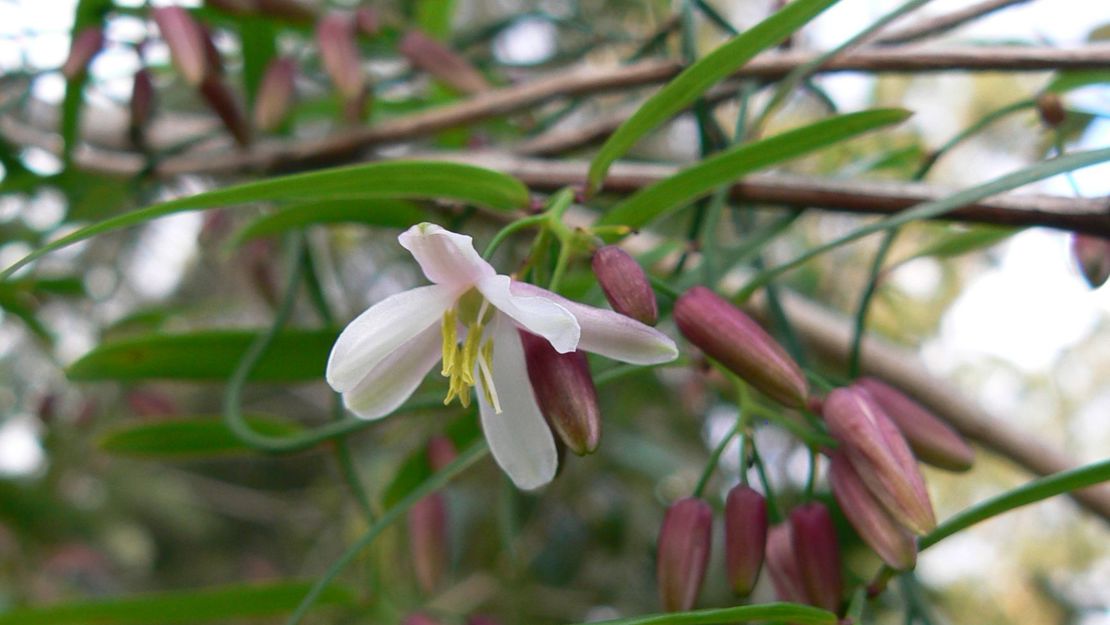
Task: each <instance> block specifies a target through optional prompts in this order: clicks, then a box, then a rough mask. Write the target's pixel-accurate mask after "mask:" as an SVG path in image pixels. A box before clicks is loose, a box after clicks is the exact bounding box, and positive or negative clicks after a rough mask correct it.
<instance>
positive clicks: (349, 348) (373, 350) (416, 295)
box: [326, 285, 458, 393]
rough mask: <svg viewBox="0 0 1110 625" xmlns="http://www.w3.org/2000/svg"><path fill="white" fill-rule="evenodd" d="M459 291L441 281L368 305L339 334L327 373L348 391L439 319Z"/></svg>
mask: <svg viewBox="0 0 1110 625" xmlns="http://www.w3.org/2000/svg"><path fill="white" fill-rule="evenodd" d="M457 298H458V293H457V292H456V291H454V290H453V289H449V288H447V287H443V286H439V285H431V286H422V287H417V288H415V289H409V290H408V291H402V292H400V293H398V294H396V295H391V296H389V297H387V298H385V299H383V300H382V301H380V302H378V303H377V304H374V305H373V306H371V307H370V308H368V309H366V311H365V312H363V313H362V314H361V315H359V316H358V317H356V318H355V320H354V321H352V322H351V323H350V324H349V325H348V326H347V327H346V328H345V329H344V330H343V332H342V333H341V334H340V335H339V339H337V340H336V341H335V346H334V347H332V348H331V355H330V356H328V368H327V373H326V377H327V380H328V384H330V385H331V387H332V388H334V389H335V390H337V391H339V392H341V393H346V392H348V391H350V390H351V389H353V388H354V387H355V385H356V384H358V383H359V382H360V381H362V379H363V378H365V377H366V375H367V373H368V372H369V371H370V370H371V369H373V368H374V366H375V365H377V364H378V363H379V362H381V361H382V360H383V359H384V358H385V357H386V356H388V355H389V354H390V352H392V351H393V350H395V349H397V348H399V347H401V346H402V345H403V344H404V343H405V342H407V341H408V340H409V339H411V338H413V337H414V336H416V335H417V334H420V333H421V332H423V331H424V330H425V329H427V328H428V326H431V325H433V324H435V323H436V322H438V321H439V320H440V318H441V317H442V316H443V313H444V312H445V311H446V310H447V309H448V308H450V307H451V305H452V304H454V303H455V300H456V299H457Z"/></svg>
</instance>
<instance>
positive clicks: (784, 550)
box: [767, 523, 806, 603]
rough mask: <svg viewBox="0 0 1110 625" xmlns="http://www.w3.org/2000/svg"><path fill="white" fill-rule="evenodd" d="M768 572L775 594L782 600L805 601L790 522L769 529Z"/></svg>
mask: <svg viewBox="0 0 1110 625" xmlns="http://www.w3.org/2000/svg"><path fill="white" fill-rule="evenodd" d="M767 573H768V574H770V576H771V584H772V585H773V586H774V587H775V596H777V597H778V598H779V599H780V600H782V601H791V602H793V603H805V601H806V594H805V590H804V588H803V587H802V578H801V575H800V574H799V573H798V562H797V559H795V558H794V538H793V532H792V531H791V529H790V524H789V523H779V524H778V525H775V526H772V527H771V529H769V530H767Z"/></svg>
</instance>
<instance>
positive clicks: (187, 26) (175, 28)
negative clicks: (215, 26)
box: [151, 6, 214, 87]
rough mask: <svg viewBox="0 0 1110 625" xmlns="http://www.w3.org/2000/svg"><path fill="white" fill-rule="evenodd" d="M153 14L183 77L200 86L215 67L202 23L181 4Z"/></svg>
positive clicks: (154, 10) (154, 11)
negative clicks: (208, 49) (211, 64)
mask: <svg viewBox="0 0 1110 625" xmlns="http://www.w3.org/2000/svg"><path fill="white" fill-rule="evenodd" d="M151 14H152V15H153V17H154V21H155V23H156V24H158V31H159V32H161V33H162V39H163V40H165V42H166V45H167V46H168V47H169V49H170V57H171V58H172V59H173V64H174V66H175V67H177V71H178V72H179V73H180V74H181V77H182V78H183V79H184V80H185V82H186V83H188V84H189V85H191V86H194V87H197V86H200V84H201V82H202V81H203V80H204V79H205V78H206V77H207V76H208V75H209V74H210V73H211V72H212V71H213V70H214V68H212V67H210V66H209V60H210V57H209V52H208V51H207V48H208V45H209V42H208V40H207V36H206V35H205V33H204V30H203V29H202V28H201V26H200V24H198V23H197V22H196V21H195V20H194V19H193V17H192V16H191V15H189V12H188V11H186V10H185V9H183V8H181V7H179V6H167V7H159V8H156V9H152V13H151Z"/></svg>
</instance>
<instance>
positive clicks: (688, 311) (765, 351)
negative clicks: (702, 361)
mask: <svg viewBox="0 0 1110 625" xmlns="http://www.w3.org/2000/svg"><path fill="white" fill-rule="evenodd" d="M674 319H675V323H676V324H678V329H679V330H680V331H681V332H682V334H683V336H685V337H686V338H687V339H688V340H689V341H690V342H691V343H693V344H694V345H696V346H697V347H698V348H699V349H701V350H702V351H703V352H705V353H706V355H708V356H709V357H711V358H713V359H715V360H717V361H718V362H720V363H721V364H722V365H724V366H725V367H726V368H728V369H729V370H730V371H732V372H733V373H735V374H736V375H738V376H740V378H742V379H743V380H744V381H745V382H748V383H749V384H751V385H752V386H754V387H755V388H757V389H759V391H760V392H762V393H763V394H765V395H767V396H768V397H770V398H772V399H774V400H775V401H777V402H779V403H781V404H783V405H784V406H789V407H791V408H801V407H803V406H805V405H806V397H807V395H808V394H809V385H808V383H807V382H806V378H805V375H803V374H802V370H801V368H800V367H798V363H796V362H794V359H792V358H791V357H790V355H789V354H787V353H786V350H784V349H783V348H782V347H781V346H780V345H779V344H778V343H776V342H775V340H774V339H773V338H771V336H770V335H769V334H767V333H766V332H765V331H764V330H763V328H761V327H759V324H757V323H756V322H755V321H754V320H752V319H751V317H748V316H747V315H745V314H744V313H743V312H741V311H740V309H739V308H737V307H735V306H733V305H732V304H731V303H729V302H728V301H726V300H725V299H723V298H721V297H720V296H719V295H717V294H716V293H714V292H713V291H711V290H709V289H707V288H706V287H703V286H696V287H694V288H692V289H690V290H688V291H686V292H685V293H683V294H682V296H681V297H679V298H678V301H677V302H675V306H674Z"/></svg>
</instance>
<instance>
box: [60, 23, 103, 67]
mask: <svg viewBox="0 0 1110 625" xmlns="http://www.w3.org/2000/svg"><path fill="white" fill-rule="evenodd" d="M103 47H104V31H103V30H102V29H101V28H100V27H99V26H89V27H87V28H85V29H83V30H82V31H81V32H79V33H77V34H76V35H74V37H73V43H71V44H70V46H69V56H68V57H66V62H65V63H63V64H62V75H63V76H65V77H66V80H73V79H74V78H76V77H77V76H79V75H81V74H82V73H84V72H85V70H86V69H88V67H89V63H90V62H91V61H92V59H93V57H94V56H96V53H97V52H100V49H101V48H103Z"/></svg>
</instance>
